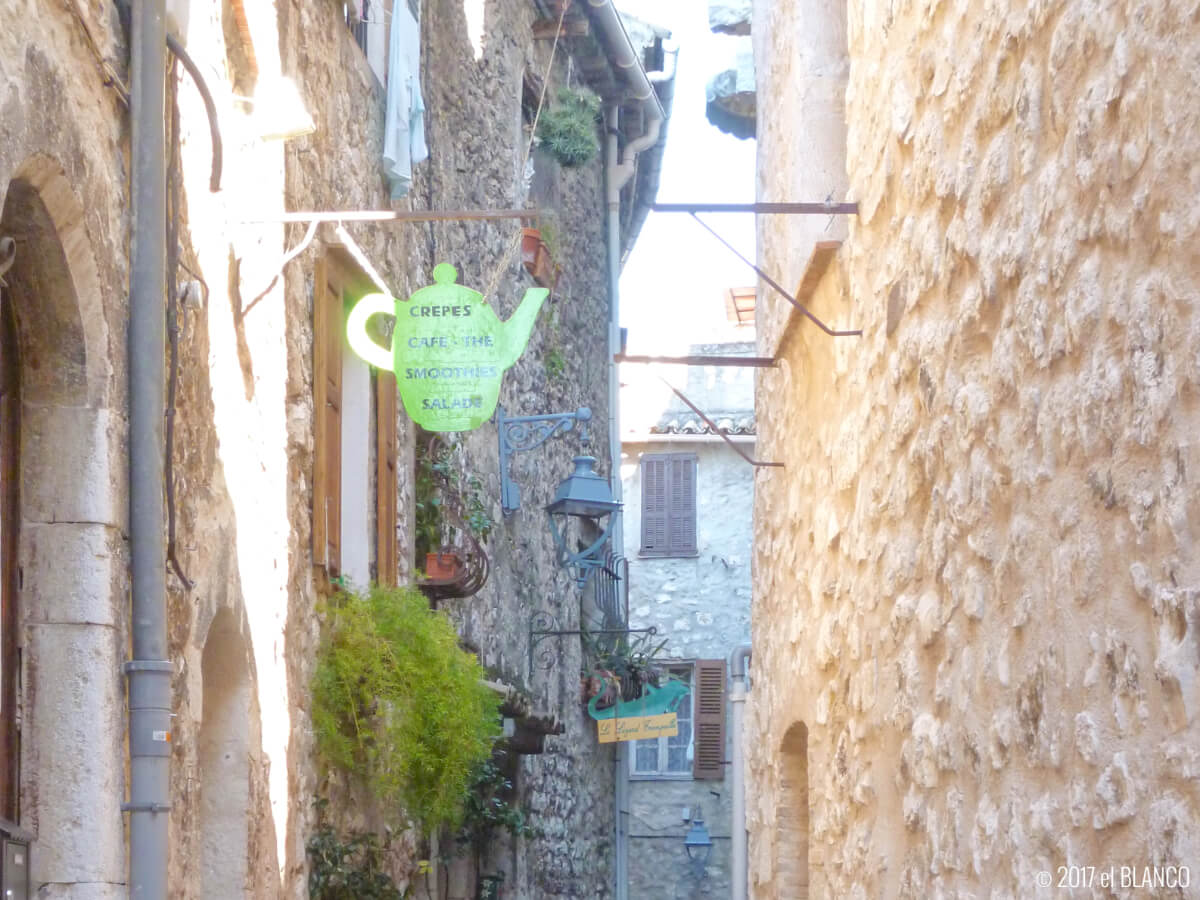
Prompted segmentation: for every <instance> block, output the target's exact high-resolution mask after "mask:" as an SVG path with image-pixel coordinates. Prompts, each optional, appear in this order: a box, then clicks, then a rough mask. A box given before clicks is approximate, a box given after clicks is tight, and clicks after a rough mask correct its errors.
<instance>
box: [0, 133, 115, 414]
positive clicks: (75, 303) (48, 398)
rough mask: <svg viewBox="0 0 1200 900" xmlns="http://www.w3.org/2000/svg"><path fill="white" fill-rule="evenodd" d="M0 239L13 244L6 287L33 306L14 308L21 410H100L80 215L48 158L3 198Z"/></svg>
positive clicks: (92, 300)
mask: <svg viewBox="0 0 1200 900" xmlns="http://www.w3.org/2000/svg"><path fill="white" fill-rule="evenodd" d="M0 221H2V222H3V229H2V230H0V235H6V236H9V237H12V238H14V239H15V240H16V244H17V250H16V258H15V260H14V262H13V267H12V269H11V270H10V272H9V273H8V276H6V277H7V280H9V281H11V282H14V283H20V284H23V285H25V287H26V290H27V293H28V294H29V295H30V296H31V297H36V298H37V300H36V302H27V303H18V304H17V309H16V313H17V330H18V333H19V337H20V344H21V354H22V363H23V366H24V368H25V372H24V373H23V374H24V376H25V377H24V382H23V391H24V402H25V403H27V404H28V403H41V404H49V403H58V404H62V405H68V406H97V405H107V391H108V382H109V377H108V376H109V374H110V373H109V367H108V355H109V347H108V327H107V320H106V319H105V316H104V308H103V303H102V293H101V290H100V278H99V274H98V272H97V269H96V260H95V257H94V255H93V254H92V248H91V243H90V241H89V240H88V236H87V229H86V227H85V225H84V208H83V204H82V203H81V202H80V201H79V198H78V197H77V196H76V195H75V191H74V190H73V188H72V186H71V183H70V181H69V180H68V179H67V176H66V173H65V172H64V171H63V168H62V166H60V165H59V164H58V163H57V162H56V161H55V160H54V159H53V158H51V157H49V156H46V155H45V154H35V155H33V156H31V157H29V158H28V159H27V160H25V162H24V163H22V164H21V165H20V166H19V167H18V168H17V170H16V172H14V174H13V177H12V180H11V181H10V182H9V184H8V188H7V190H6V192H5V194H4V212H3V219H2V220H0Z"/></svg>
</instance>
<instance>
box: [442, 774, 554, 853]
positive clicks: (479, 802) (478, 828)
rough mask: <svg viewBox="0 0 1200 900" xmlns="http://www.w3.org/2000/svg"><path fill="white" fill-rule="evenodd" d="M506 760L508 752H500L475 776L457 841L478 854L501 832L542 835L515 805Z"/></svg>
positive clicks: (526, 835) (514, 834) (522, 835)
mask: <svg viewBox="0 0 1200 900" xmlns="http://www.w3.org/2000/svg"><path fill="white" fill-rule="evenodd" d="M503 757H504V752H503V751H497V752H496V753H495V754H493V755H492V756H491V757H489V758H488V759H485V760H484V761H483V762H481V763H480V764H479V765H477V766H476V767H475V769H474V771H473V772H472V773H471V786H470V790H469V791H468V793H467V803H466V811H465V814H464V816H463V821H462V827H461V828H460V829H459V832H458V835H457V836H456V838H455V840H456V841H457V842H458V843H459V844H460V845H469V846H471V847H472V848H473V849H474V850H475V851H476V853H477V854H478V853H480V852H481V851H482V850H483V849H484V848H485V847H486V846H487V845H488V843H489V842H490V841H491V839H492V837H493V835H494V834H495V833H496V831H497V830H502V831H507V832H508V833H509V834H510V835H512V836H513V837H526V838H528V837H536V836H537V835H538V833H539V832H538V831H537V829H535V828H533V827H532V826H531V825H530V824H529V822H528V821H527V819H526V817H525V811H524V810H522V809H521V808H520V807H519V806H514V805H513V803H512V801H513V783H512V781H511V780H510V779H509V777H508V775H507V773H506V772H505V770H504V767H503V766H502V762H503Z"/></svg>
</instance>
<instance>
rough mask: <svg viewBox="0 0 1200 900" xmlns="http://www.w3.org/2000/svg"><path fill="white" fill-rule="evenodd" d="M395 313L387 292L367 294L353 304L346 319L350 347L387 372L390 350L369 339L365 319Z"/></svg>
mask: <svg viewBox="0 0 1200 900" xmlns="http://www.w3.org/2000/svg"><path fill="white" fill-rule="evenodd" d="M395 314H396V301H395V299H394V298H392V297H389V296H388V295H387V294H367V295H366V296H364V297H363V298H362V299H361V300H359V301H358V302H357V303H356V304H354V308H353V309H351V310H350V317H349V318H348V319H347V320H346V340H347V341H349V342H350V348H351V349H352V350H353V351H354V352H355V353H357V354H358V355H359V356H361V357H362V358H363V359H364V360H366V361H367V362H368V363H370V364H371V365H373V366H374V367H375V368H377V369H385V370H387V371H389V372H390V371H391V370H392V352H391V351H390V350H385V349H384V348H383V347H380V346H379V345H378V344H377V343H375V342H374V341H373V340H371V337H370V335H368V334H367V320H368V319H370V318H371V316H374V315H387V316H394V315H395ZM393 340H394V338H393Z"/></svg>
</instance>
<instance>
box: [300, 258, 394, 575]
mask: <svg viewBox="0 0 1200 900" xmlns="http://www.w3.org/2000/svg"><path fill="white" fill-rule="evenodd" d="M370 290H374V287H373V286H372V285H371V284H370V283H369V282H368V281H367V280H366V277H365V276H364V275H363V274H362V272H361V271H359V270H358V268H357V266H355V265H354V264H353V261H352V260H351V259H350V258H349V257H347V256H344V255H343V254H340V253H338V252H336V249H335V248H330V250H329V251H328V252H326V253H325V255H324V256H322V257H321V259H319V260H318V262H317V266H316V270H315V272H314V289H313V394H314V396H313V438H314V444H315V447H314V454H313V479H312V483H313V525H312V549H313V564H314V565H315V566H317V567H318V568H320V569H322V570H323V571H324V574H325V576H326V578H327V580H328V581H329V582H330V583H333V584H338V583H341V582H342V580H343V579H344V578H349V579H351V580H353V581H354V582H355V583H356V584H358V585H359V586H365V583H366V582H367V581H370V580H372V579H373V580H376V581H379V582H382V583H387V584H395V582H396V575H397V566H398V549H397V542H396V524H397V505H396V491H397V485H396V477H397V469H396V452H397V440H396V426H397V401H396V380H395V376H394V375H393V374H392V373H390V372H379V373H374V374H372V373H370V372H369V371H368V369H367V366H366V363H363V362H361V361H360V360H359V359H358V357H357V356H354V355H353V353H352V352H351V351H350V349H349V347H348V345H347V344H346V337H345V333H346V327H345V323H346V312H347V308H348V305H349V304H351V303H353V302H354V301H355V300H356V299H357V298H358V297H360V296H362V295H363V294H364V293H366V292H368V291H370ZM372 384H373V385H374V389H373V390H372ZM372 411H373V412H374V417H373V418H374V421H372V415H371V413H372ZM372 434H373V436H374V449H375V471H374V476H375V477H374V479H371V478H370V477H369V476H370V473H369V471H368V468H369V466H370V456H371V441H372ZM372 480H373V482H374V491H375V496H374V501H373V502H372V498H371V487H372ZM372 532H374V537H375V540H374V542H373V543H374V546H371V543H372V542H371V535H372ZM372 551H373V553H372ZM372 556H373V557H374V559H373V562H374V565H371V562H372V559H371V557H372Z"/></svg>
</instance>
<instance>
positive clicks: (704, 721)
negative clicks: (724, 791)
mask: <svg viewBox="0 0 1200 900" xmlns="http://www.w3.org/2000/svg"><path fill="white" fill-rule="evenodd" d="M694 697H695V704H696V705H695V707H694V708H693V727H694V728H695V737H694V741H695V744H694V747H693V752H692V777H693V778H696V779H707V780H711V781H719V780H721V779H723V778H724V777H725V660H723V659H700V660H697V661H696V687H695V690H694Z"/></svg>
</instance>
